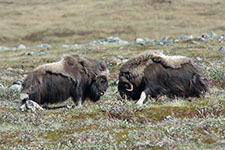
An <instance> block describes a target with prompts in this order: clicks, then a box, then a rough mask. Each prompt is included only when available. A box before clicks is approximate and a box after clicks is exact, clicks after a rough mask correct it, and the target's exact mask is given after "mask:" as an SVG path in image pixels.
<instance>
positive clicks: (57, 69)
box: [21, 55, 108, 104]
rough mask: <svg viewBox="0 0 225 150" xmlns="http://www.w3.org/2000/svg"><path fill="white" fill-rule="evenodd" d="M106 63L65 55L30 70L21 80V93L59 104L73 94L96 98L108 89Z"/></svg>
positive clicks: (76, 99)
mask: <svg viewBox="0 0 225 150" xmlns="http://www.w3.org/2000/svg"><path fill="white" fill-rule="evenodd" d="M106 70H107V69H106V65H105V63H104V62H99V61H97V60H95V59H92V58H88V57H85V56H80V55H66V56H64V57H63V59H62V60H61V61H59V62H56V63H50V64H45V65H42V66H39V67H37V68H36V69H34V70H33V71H32V72H30V73H29V74H28V75H27V77H26V78H25V80H24V82H23V89H22V91H21V94H27V95H28V97H26V98H23V99H22V104H24V103H25V102H26V100H27V99H29V100H33V101H35V102H37V103H38V104H48V103H58V102H62V101H65V100H66V99H68V98H69V97H72V99H73V101H74V102H75V103H76V104H77V101H78V99H79V98H81V99H82V101H84V100H85V99H86V98H90V99H91V100H92V101H97V100H99V99H100V96H101V95H102V94H103V93H104V92H105V91H106V89H107V88H108V81H107V76H106Z"/></svg>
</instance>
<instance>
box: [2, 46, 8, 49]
mask: <svg viewBox="0 0 225 150" xmlns="http://www.w3.org/2000/svg"><path fill="white" fill-rule="evenodd" d="M8 49H9V48H8V47H5V46H0V50H8Z"/></svg>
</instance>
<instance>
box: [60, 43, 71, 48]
mask: <svg viewBox="0 0 225 150" xmlns="http://www.w3.org/2000/svg"><path fill="white" fill-rule="evenodd" d="M61 47H62V48H69V47H70V45H67V44H63V45H62V46H61Z"/></svg>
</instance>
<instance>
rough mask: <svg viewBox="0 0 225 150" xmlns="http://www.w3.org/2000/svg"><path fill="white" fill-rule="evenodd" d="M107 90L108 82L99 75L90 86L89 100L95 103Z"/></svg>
mask: <svg viewBox="0 0 225 150" xmlns="http://www.w3.org/2000/svg"><path fill="white" fill-rule="evenodd" d="M107 88H108V80H107V77H106V76H104V75H100V76H98V77H97V78H96V80H95V81H93V83H92V84H91V87H90V91H88V92H90V94H89V98H90V99H91V100H92V101H94V102H96V101H98V100H99V99H100V97H101V96H103V95H104V94H105V92H106V90H107Z"/></svg>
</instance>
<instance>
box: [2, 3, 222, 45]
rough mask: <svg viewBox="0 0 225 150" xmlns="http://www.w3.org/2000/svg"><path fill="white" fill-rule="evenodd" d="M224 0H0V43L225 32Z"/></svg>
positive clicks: (66, 41) (129, 38)
mask: <svg viewBox="0 0 225 150" xmlns="http://www.w3.org/2000/svg"><path fill="white" fill-rule="evenodd" d="M224 7H225V2H224V1H223V0H198V1H194V0H191V1H190V0H184V1H179V0H160V1H157V0H141V1H134V0H123V1H120V0H107V1H103V0H76V1H72V0H67V1H64V0H55V1H51V0H45V1H41V0H30V1H26V0H20V1H17V0H3V1H1V2H0V20H1V22H0V29H1V32H0V45H5V46H12V45H18V44H20V43H24V44H27V45H33V44H36V43H45V42H47V43H50V44H53V43H54V44H65V43H70V44H71V43H85V42H88V41H92V40H96V39H101V38H105V37H108V36H119V37H120V38H122V39H124V40H132V39H133V38H135V37H148V38H152V39H160V38H162V37H163V36H174V37H179V36H182V35H186V34H187V35H190V34H192V35H194V36H196V35H200V34H202V33H209V32H211V31H214V32H216V33H219V34H220V33H224V30H225V28H224V26H225V22H224V20H225V15H224V13H225V9H224Z"/></svg>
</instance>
